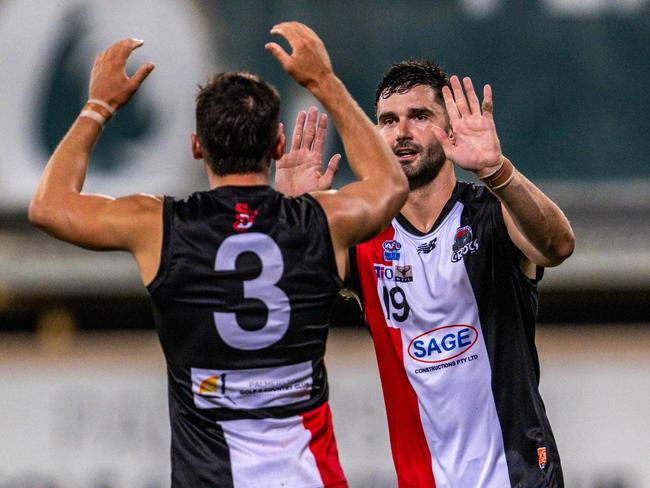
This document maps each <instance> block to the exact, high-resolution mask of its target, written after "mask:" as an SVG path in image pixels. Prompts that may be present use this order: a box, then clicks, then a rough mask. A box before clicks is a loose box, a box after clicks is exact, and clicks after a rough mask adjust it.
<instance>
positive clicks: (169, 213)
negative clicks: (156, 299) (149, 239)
mask: <svg viewBox="0 0 650 488" xmlns="http://www.w3.org/2000/svg"><path fill="white" fill-rule="evenodd" d="M162 219H163V240H162V249H161V251H160V264H159V265H158V272H157V273H156V276H155V277H154V279H153V280H151V283H149V284H148V285H147V290H148V291H149V293H150V294H153V293H154V292H155V291H156V290H157V289H158V287H159V286H160V285H161V284H162V283H163V281H164V280H165V278H166V277H167V271H168V269H169V262H170V260H171V254H172V229H173V228H174V226H173V225H172V224H173V220H174V199H173V198H172V197H168V196H166V197H165V200H164V203H163V212H162Z"/></svg>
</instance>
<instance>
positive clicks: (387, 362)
mask: <svg viewBox="0 0 650 488" xmlns="http://www.w3.org/2000/svg"><path fill="white" fill-rule="evenodd" d="M519 256H520V255H519V251H518V250H517V248H516V247H515V245H514V244H513V243H512V241H511V240H510V238H509V236H508V231H507V229H506V225H505V222H504V220H503V215H502V213H501V204H500V202H499V200H497V198H496V197H495V196H494V195H492V194H491V193H490V192H489V191H488V190H487V189H486V188H485V187H482V186H474V185H470V184H467V183H460V182H459V183H457V184H456V187H455V189H454V192H453V194H452V196H451V198H450V199H449V201H448V202H447V204H446V205H445V207H444V209H443V210H442V212H441V214H440V217H439V218H438V220H437V221H436V222H435V224H434V225H433V227H432V229H431V230H430V231H429V232H426V233H422V232H419V231H418V230H417V229H415V228H414V227H413V226H412V225H411V224H410V223H409V222H408V221H407V220H406V219H405V218H404V217H403V216H401V215H399V216H398V217H396V218H395V219H393V222H392V225H391V226H390V227H388V228H387V229H386V230H384V231H383V232H382V233H381V234H379V235H378V236H377V237H375V238H374V239H371V240H370V241H368V242H365V243H363V244H359V245H357V246H356V247H355V248H354V249H353V250H352V252H351V263H352V278H353V281H354V282H355V285H356V288H357V291H359V293H360V295H361V297H362V301H363V304H364V312H365V318H366V321H367V323H368V325H369V327H370V330H371V333H372V338H373V341H374V343H375V351H376V354H377V363H378V366H379V372H380V376H381V382H382V389H383V392H384V400H385V404H386V414H387V416H388V428H389V433H390V439H391V448H392V452H393V460H394V463H395V468H396V471H397V478H398V482H399V486H400V488H402V487H403V488H416V487H417V488H433V487H438V488H443V487H444V488H470V487H471V488H504V487H509V486H512V487H517V488H524V487H540V488H541V487H551V488H560V487H562V486H563V481H562V469H561V466H560V460H559V455H558V452H557V448H556V444H555V440H554V437H553V433H552V432H551V427H550V425H549V422H548V419H547V418H546V413H545V410H544V404H543V403H542V399H541V397H540V394H539V390H538V382H539V363H538V358H537V352H536V349H535V341H534V337H535V316H536V313H537V287H536V280H531V279H529V278H528V277H526V276H525V275H524V273H523V272H522V270H521V268H520V265H519ZM540 271H541V270H540ZM538 278H541V276H539V277H538Z"/></svg>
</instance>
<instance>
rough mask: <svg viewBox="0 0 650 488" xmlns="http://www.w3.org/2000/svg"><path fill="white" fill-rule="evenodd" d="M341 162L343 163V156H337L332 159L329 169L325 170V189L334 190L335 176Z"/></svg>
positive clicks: (328, 164) (328, 165)
mask: <svg viewBox="0 0 650 488" xmlns="http://www.w3.org/2000/svg"><path fill="white" fill-rule="evenodd" d="M340 161H341V155H340V154H335V155H334V156H332V157H331V159H330V160H329V162H328V163H327V169H326V170H325V173H324V174H323V176H322V180H323V183H324V184H325V188H324V189H330V188H332V183H333V182H334V175H335V174H336V172H337V171H338V169H339V162H340Z"/></svg>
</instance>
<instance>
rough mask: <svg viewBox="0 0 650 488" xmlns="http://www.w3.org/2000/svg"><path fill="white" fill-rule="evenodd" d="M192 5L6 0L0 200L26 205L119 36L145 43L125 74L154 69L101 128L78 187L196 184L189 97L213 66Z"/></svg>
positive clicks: (0, 65) (0, 59)
mask: <svg viewBox="0 0 650 488" xmlns="http://www.w3.org/2000/svg"><path fill="white" fill-rule="evenodd" d="M199 10H200V9H197V8H187V5H186V2H185V1H183V0H143V1H141V2H131V1H128V0H112V1H111V2H98V1H96V0H57V1H56V2H43V1H42V0H5V1H3V2H2V15H1V16H0V86H2V90H3V107H2V110H1V111H0V127H2V130H0V147H2V148H3V151H2V153H1V154H0V206H3V207H5V208H14V209H20V208H24V207H25V206H26V204H27V202H29V199H30V198H31V194H32V192H33V190H34V188H35V187H36V184H37V182H38V179H39V178H40V175H41V173H42V171H43V167H44V165H45V163H46V162H47V160H48V158H49V156H50V154H51V153H52V151H53V150H54V148H55V147H56V146H57V144H58V143H59V141H60V139H61V138H62V137H63V135H64V134H65V132H66V131H67V129H68V128H69V126H70V124H71V123H72V122H73V121H74V120H75V118H76V117H77V115H78V114H79V111H80V110H81V108H82V106H83V103H84V102H85V100H86V99H87V98H88V81H89V78H90V71H91V68H92V66H93V62H94V59H95V56H96V55H97V54H99V53H100V52H102V51H103V50H104V49H106V48H107V47H108V46H110V45H111V44H113V43H114V42H116V41H118V40H120V39H123V38H126V37H140V38H142V39H144V40H145V44H144V46H143V47H142V48H141V49H138V50H137V51H135V52H134V53H133V55H132V57H131V59H130V60H129V63H128V65H127V71H128V72H129V73H133V72H134V71H135V69H136V68H137V67H138V66H139V65H140V64H142V63H144V62H147V61H152V62H154V63H155V64H156V69H155V71H154V72H153V73H152V74H151V76H149V77H148V78H147V80H146V82H145V83H144V84H143V85H142V87H141V88H140V90H139V91H138V92H137V93H136V94H135V95H134V97H133V98H132V99H131V101H130V103H129V104H128V105H126V106H125V107H123V108H122V109H121V110H120V111H118V113H117V114H116V116H115V117H114V118H113V119H111V121H110V122H109V123H108V124H107V126H106V128H105V129H104V132H103V134H102V137H101V138H100V140H99V142H98V144H97V147H96V148H95V151H94V153H93V155H92V158H91V161H90V164H89V170H88V177H87V179H86V184H85V186H84V191H88V192H98V193H107V194H110V195H115V196H120V195H126V194H131V193H136V192H142V191H144V192H149V193H156V194H162V193H167V194H180V195H183V194H186V193H189V192H190V191H193V190H195V189H196V187H197V185H199V184H202V183H203V181H204V178H205V176H204V174H203V168H202V167H201V165H200V164H197V163H195V162H194V160H193V159H192V156H191V151H190V143H189V136H190V134H191V132H192V131H193V130H194V128H195V121H194V105H195V104H194V96H195V94H196V91H197V83H204V82H205V81H206V80H207V79H208V78H209V76H210V75H211V74H212V73H214V72H215V71H218V64H219V63H218V52H215V51H214V49H213V48H212V46H211V43H210V35H211V33H210V31H209V26H210V24H209V23H207V22H205V19H203V18H202V17H201V13H200V12H199ZM152 11H155V12H156V15H155V16H153V17H152ZM35 12H38V15H35ZM192 165H194V168H195V170H194V171H192V169H191V168H192V167H193V166H192ZM188 168H189V169H188Z"/></svg>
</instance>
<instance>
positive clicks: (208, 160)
mask: <svg viewBox="0 0 650 488" xmlns="http://www.w3.org/2000/svg"><path fill="white" fill-rule="evenodd" d="M271 33H272V34H274V35H280V36H283V37H284V38H285V39H286V40H287V41H288V43H289V45H290V46H291V48H292V50H293V52H292V53H291V54H289V53H287V52H285V51H284V50H283V49H282V48H281V47H280V46H279V45H278V44H276V43H268V44H267V45H266V49H267V50H268V51H269V52H270V53H271V54H272V55H273V56H274V57H275V58H276V59H277V60H278V61H279V62H280V64H281V65H282V67H283V68H284V69H285V71H287V72H288V73H289V74H290V75H291V76H292V77H293V78H294V79H295V80H296V81H297V82H298V83H300V84H301V85H303V86H304V87H306V88H307V89H308V90H309V91H310V92H311V93H312V94H313V95H314V96H315V97H316V98H317V99H318V100H319V101H320V102H321V103H322V104H323V106H324V107H325V108H326V109H327V110H328V112H329V114H330V115H331V117H332V118H333V120H334V123H335V124H336V126H337V128H338V129H339V133H340V135H341V138H342V139H343V142H344V144H345V147H346V153H347V156H348V160H349V162H350V165H351V167H352V170H353V171H354V172H355V174H356V175H357V176H358V177H359V180H360V181H358V182H356V183H353V184H351V185H348V186H346V187H343V188H341V189H340V190H339V191H335V192H331V191H328V192H322V191H315V192H313V193H311V194H310V195H304V196H301V197H298V198H287V197H285V196H284V195H282V194H280V193H278V192H276V191H274V190H273V189H272V188H271V187H270V186H269V170H270V164H271V160H272V159H275V160H278V159H280V158H281V157H282V155H283V152H284V146H285V135H284V130H283V126H282V124H280V123H279V108H280V105H279V97H278V94H277V92H276V91H275V89H274V88H273V87H271V86H270V85H268V84H267V83H265V82H264V81H262V80H261V79H260V78H259V77H258V76H255V75H252V74H250V73H222V74H220V75H217V76H215V77H214V78H213V79H212V80H211V81H210V82H209V83H208V84H207V85H206V86H204V87H203V88H202V89H201V90H200V92H199V95H198V97H197V107H196V116H197V132H196V134H193V135H192V152H193V155H194V157H195V158H196V159H201V160H203V161H204V165H205V169H206V173H207V177H208V182H209V185H210V190H208V191H199V192H196V193H194V194H192V195H191V196H190V197H188V198H187V199H185V200H181V199H176V198H171V197H157V196H151V195H132V196H127V197H122V198H117V199H114V198H109V197H105V196H102V195H90V194H83V193H81V189H82V187H83V183H84V178H85V174H86V170H87V166H88V161H89V159H90V156H91V153H92V150H93V147H94V145H95V143H96V141H97V139H98V138H99V136H100V134H101V130H102V127H103V126H104V124H105V123H106V122H107V121H108V119H110V118H111V116H112V115H113V113H114V112H115V111H116V110H117V109H119V108H120V107H122V106H123V105H124V104H126V103H127V102H128V101H129V99H130V98H131V96H132V95H133V94H134V93H135V92H136V91H137V89H138V88H139V87H140V84H141V83H142V82H143V81H144V79H145V78H146V77H147V76H148V75H149V73H151V71H152V70H153V68H154V66H153V65H152V64H150V63H147V64H145V65H142V66H141V67H140V68H139V69H137V70H136V71H135V73H134V74H133V75H132V76H128V75H127V74H126V71H125V67H126V62H127V59H128V57H129V55H130V54H131V52H132V51H133V50H134V49H136V48H138V47H140V46H141V45H142V41H140V40H136V39H126V40H124V41H120V42H118V43H117V44H115V45H113V46H112V47H110V48H109V49H107V50H106V51H105V52H104V53H102V54H100V55H99V56H98V57H97V59H96V62H95V66H94V67H93V71H92V74H91V81H90V93H89V95H90V99H89V100H88V103H87V104H86V105H85V106H84V109H83V110H82V112H81V113H80V116H79V117H78V118H77V120H76V121H75V122H74V124H73V125H72V127H71V128H70V130H69V132H68V134H67V135H66V136H65V137H64V139H63V140H62V142H61V144H60V145H59V146H58V148H57V149H56V151H55V152H54V153H53V155H52V156H51V158H50V160H49V162H48V164H47V167H46V169H45V171H44V173H43V176H42V178H41V181H40V183H39V186H38V189H37V190H36V193H35V195H34V197H33V198H32V202H31V204H30V210H29V218H30V221H32V222H33V223H34V224H35V225H37V226H39V227H40V228H42V229H43V230H45V231H46V232H48V233H50V234H52V235H53V236H55V237H57V238H59V239H62V240H65V241H68V242H71V243H73V244H76V245H79V246H83V247H86V248H91V249H97V250H114V249H120V250H125V251H129V252H131V253H132V254H133V256H134V258H135V261H136V263H137V265H138V268H139V271H140V275H141V278H142V281H143V283H144V284H145V285H147V288H148V290H149V292H150V294H151V298H152V301H153V306H154V319H155V324H156V328H157V331H158V334H159V337H160V343H161V345H162V348H163V352H164V354H165V359H166V361H167V375H168V384H169V411H170V419H171V428H172V445H171V460H172V475H171V479H172V483H171V484H172V486H173V487H181V488H185V487H186V488H202V487H206V488H207V487H220V488H229V487H232V488H242V487H244V488H246V487H259V486H265V487H269V488H271V487H278V488H279V487H291V488H300V487H304V488H308V487H309V488H312V487H313V488H315V487H345V486H347V482H346V480H345V476H344V474H343V471H342V469H341V466H340V463H339V460H338V454H337V449H336V443H335V440H334V434H333V431H332V421H331V415H330V410H329V406H328V403H327V376H326V372H325V367H324V364H323V355H324V352H325V340H326V338H327V326H328V321H329V315H330V310H331V307H332V304H333V301H334V298H335V297H336V295H337V293H338V291H339V289H340V286H341V278H342V277H343V276H344V275H345V266H346V260H347V252H348V248H349V247H350V246H353V245H355V244H357V243H359V242H362V241H364V240H366V239H368V238H370V237H372V236H374V235H376V234H377V233H378V232H379V231H380V230H381V229H382V228H384V227H385V226H386V225H387V224H388V223H389V222H390V219H391V218H392V217H393V216H394V215H395V214H396V213H397V212H398V210H399V208H400V207H401V206H402V204H403V203H404V201H405V199H406V196H407V193H408V185H407V181H406V178H405V176H404V174H403V173H402V171H401V169H400V168H399V165H398V164H397V162H396V161H395V160H394V158H393V156H392V153H391V151H390V149H389V147H388V145H387V144H386V143H385V142H384V141H383V140H382V139H381V137H380V136H379V134H377V132H376V131H375V130H374V127H373V125H372V122H371V121H370V120H369V119H368V118H367V117H366V116H365V114H364V113H363V111H362V110H361V109H360V108H359V107H358V106H357V105H356V103H355V102H354V100H353V99H352V98H351V96H350V95H349V93H348V92H347V90H346V89H345V86H344V85H343V84H342V83H341V81H340V80H339V79H338V78H337V77H336V76H335V74H334V73H333V71H332V66H331V63H330V61H329V56H328V54H327V51H326V50H325V47H324V45H323V44H322V42H321V41H320V39H319V38H318V36H316V34H315V33H314V32H313V31H312V30H311V29H309V28H308V27H306V26H305V25H302V24H299V23H297V22H289V23H282V24H278V25H276V26H274V27H273V29H272V30H271ZM314 117H315V111H314V110H311V111H310V113H309V116H307V115H306V114H304V113H303V114H302V116H301V118H299V124H298V125H297V127H296V130H295V132H294V137H293V140H292V142H291V147H292V152H293V153H296V152H300V151H302V152H303V153H305V154H310V153H311V154H315V155H317V157H318V158H320V156H319V155H320V153H321V152H322V145H323V140H324V139H323V138H324V132H325V128H326V119H325V118H324V117H321V119H320V120H319V122H318V127H316V124H315V121H314ZM305 121H307V124H306V128H305V129H304V132H303V124H304V123H305ZM285 162H287V161H286V160H285ZM337 162H338V157H336V158H333V159H332V160H331V161H330V167H329V169H328V171H326V172H325V173H324V174H320V172H313V173H312V174H311V175H308V176H307V178H311V179H312V183H313V184H314V186H315V187H322V188H326V187H329V186H330V184H331V178H332V177H333V174H334V170H335V168H336V164H337Z"/></svg>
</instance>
